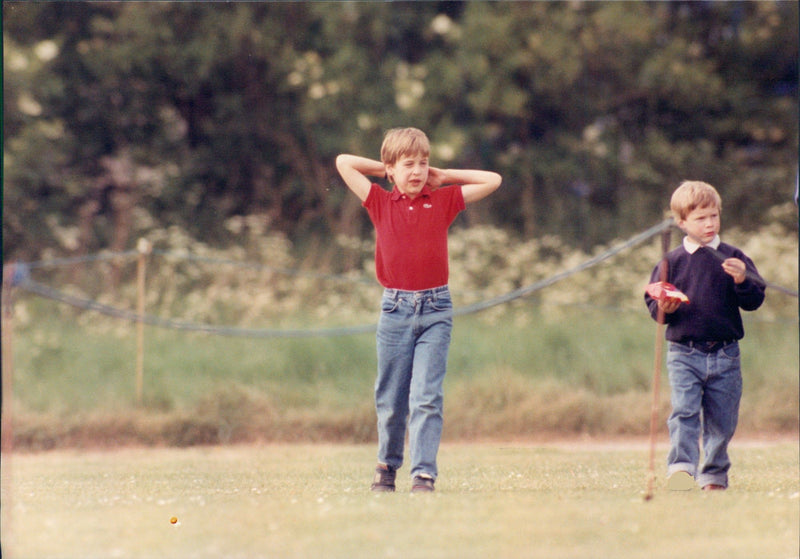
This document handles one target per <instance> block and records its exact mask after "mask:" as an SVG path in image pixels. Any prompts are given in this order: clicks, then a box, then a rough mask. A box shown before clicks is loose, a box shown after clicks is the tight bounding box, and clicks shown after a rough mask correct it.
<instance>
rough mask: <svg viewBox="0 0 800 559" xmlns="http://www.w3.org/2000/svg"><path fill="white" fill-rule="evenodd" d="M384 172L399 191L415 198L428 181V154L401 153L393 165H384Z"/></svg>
mask: <svg viewBox="0 0 800 559" xmlns="http://www.w3.org/2000/svg"><path fill="white" fill-rule="evenodd" d="M386 172H387V173H388V174H389V177H390V178H391V179H392V180H393V181H394V184H395V185H396V186H397V189H398V190H399V191H400V192H402V193H403V194H405V195H406V196H408V197H409V198H416V197H417V196H418V195H419V193H420V192H421V191H422V187H424V186H425V183H427V182H428V156H427V155H422V154H417V155H402V156H400V159H398V160H397V162H395V163H394V165H387V166H386Z"/></svg>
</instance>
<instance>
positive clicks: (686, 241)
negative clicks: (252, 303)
mask: <svg viewBox="0 0 800 559" xmlns="http://www.w3.org/2000/svg"><path fill="white" fill-rule="evenodd" d="M719 243H720V239H719V235H717V236H716V237H714V238H713V239H712V240H711V242H710V243H708V245H706V246H710V247H711V248H713V249H717V248H719ZM702 246H703V245H701V244H699V243H696V242H694V241H693V240H691V239H690V238H689V237H688V236H686V237H684V238H683V248H685V249H686V252H688V253H689V254H694V253H695V252H697V249H699V248H700V247H702Z"/></svg>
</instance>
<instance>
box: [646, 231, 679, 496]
mask: <svg viewBox="0 0 800 559" xmlns="http://www.w3.org/2000/svg"><path fill="white" fill-rule="evenodd" d="M671 233H672V231H671V229H670V228H669V227H668V228H667V229H665V230H664V231H663V232H662V233H661V254H662V256H661V267H660V270H659V273H660V278H659V279H660V280H661V281H662V282H665V281H667V278H668V277H669V276H668V270H667V266H668V263H667V252H668V251H669V245H670V237H671ZM663 355H664V311H663V310H661V308H660V307H659V309H658V313H657V314H656V342H655V358H654V361H653V402H652V404H651V407H650V458H649V463H648V474H647V490H646V491H645V494H644V499H645V501H649V500H650V499H652V498H653V484H654V483H655V479H656V466H655V457H656V431H657V429H658V408H659V404H660V400H661V398H660V396H659V392H660V390H659V388H660V387H661V361H662V359H663Z"/></svg>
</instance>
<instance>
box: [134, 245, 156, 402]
mask: <svg viewBox="0 0 800 559" xmlns="http://www.w3.org/2000/svg"><path fill="white" fill-rule="evenodd" d="M152 248H153V247H152V246H151V245H150V242H149V241H148V240H147V239H144V238H141V239H139V242H138V243H137V244H136V250H137V251H138V252H139V255H138V258H137V260H136V315H137V316H136V403H137V404H139V405H141V403H142V392H143V389H144V303H145V295H146V293H145V277H146V274H147V255H148V254H150V251H151V250H152Z"/></svg>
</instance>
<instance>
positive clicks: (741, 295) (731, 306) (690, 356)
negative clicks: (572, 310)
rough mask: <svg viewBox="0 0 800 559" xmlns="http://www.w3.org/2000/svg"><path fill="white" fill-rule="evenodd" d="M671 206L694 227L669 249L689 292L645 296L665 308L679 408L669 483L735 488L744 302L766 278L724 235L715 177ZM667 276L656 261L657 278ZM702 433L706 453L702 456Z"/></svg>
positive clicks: (750, 304)
mask: <svg viewBox="0 0 800 559" xmlns="http://www.w3.org/2000/svg"><path fill="white" fill-rule="evenodd" d="M670 209H671V210H672V213H673V215H674V217H675V220H676V222H677V225H678V226H679V227H680V228H681V229H682V230H683V232H684V233H685V234H686V237H685V238H684V239H683V243H682V245H681V246H679V247H678V248H676V249H674V250H672V251H671V252H669V253H668V254H667V255H666V262H667V272H668V274H667V281H668V282H669V283H672V284H673V285H675V287H677V288H678V289H679V290H680V291H682V292H683V293H685V294H686V295H687V297H688V298H689V301H690V302H689V303H688V304H683V303H681V302H680V301H679V300H677V299H659V300H656V299H653V298H652V297H651V296H650V295H648V294H645V302H646V303H647V306H648V308H649V310H650V314H651V316H652V317H653V318H654V319H655V318H656V317H657V315H658V310H659V308H660V309H661V310H662V311H663V312H664V321H665V324H666V327H667V329H666V339H667V341H668V342H669V346H668V350H667V370H668V372H669V380H670V386H671V389H672V413H671V415H670V417H669V420H668V421H667V426H668V427H669V436H670V445H671V447H670V452H669V455H668V457H667V476H668V481H667V486H668V487H669V489H672V490H688V489H691V488H692V487H694V486H695V484H697V485H699V486H700V487H702V488H703V489H705V490H714V489H726V488H727V487H728V470H729V469H730V465H731V463H730V459H729V457H728V443H729V442H730V440H731V438H732V437H733V433H734V431H735V430H736V424H737V421H738V417H739V402H740V400H741V396H742V373H741V367H740V356H739V344H738V341H739V340H740V339H742V337H743V336H744V328H743V326H742V317H741V315H740V313H739V309H740V308H741V309H744V310H746V311H753V310H755V309H757V308H758V307H760V306H761V303H763V302H764V288H765V282H764V280H763V279H761V277H760V276H759V275H758V271H757V270H756V267H755V265H754V264H753V262H752V261H751V260H750V259H749V258H748V257H747V256H746V255H745V254H744V253H743V252H742V251H741V250H739V249H738V248H736V247H733V246H731V245H728V244H725V243H722V242H720V238H719V229H720V212H721V209H722V200H721V198H720V196H719V194H718V193H717V191H716V190H715V189H714V187H713V186H711V185H710V184H707V183H704V182H700V181H685V182H683V183H682V184H681V185H680V186H679V187H678V189H677V190H675V192H674V193H673V195H672V199H671V201H670ZM660 278H661V264H659V265H658V266H656V268H655V269H654V270H653V274H652V276H651V280H650V281H651V282H657V281H659V279H660ZM701 435H702V444H703V453H704V459H703V463H702V465H700V466H698V464H699V462H700V449H699V442H700V438H701Z"/></svg>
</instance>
